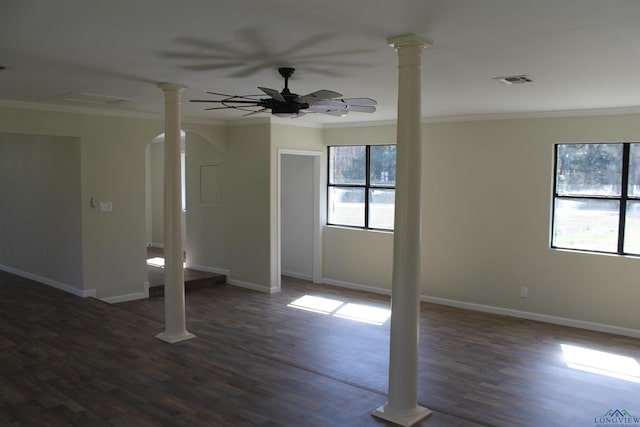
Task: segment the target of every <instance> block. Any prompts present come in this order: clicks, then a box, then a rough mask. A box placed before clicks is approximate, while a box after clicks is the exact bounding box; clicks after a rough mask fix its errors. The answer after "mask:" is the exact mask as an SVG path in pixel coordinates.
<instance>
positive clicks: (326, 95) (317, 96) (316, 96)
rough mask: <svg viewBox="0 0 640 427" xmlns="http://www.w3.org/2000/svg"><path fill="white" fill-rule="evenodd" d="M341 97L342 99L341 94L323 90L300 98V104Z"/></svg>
mask: <svg viewBox="0 0 640 427" xmlns="http://www.w3.org/2000/svg"><path fill="white" fill-rule="evenodd" d="M340 97H342V94H341V93H338V92H334V91H332V90H326V89H321V90H317V91H315V92H311V93H310V94H308V95H304V96H301V97H300V98H298V102H313V101H316V100H323V99H333V98H340Z"/></svg>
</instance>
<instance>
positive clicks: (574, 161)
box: [551, 143, 640, 255]
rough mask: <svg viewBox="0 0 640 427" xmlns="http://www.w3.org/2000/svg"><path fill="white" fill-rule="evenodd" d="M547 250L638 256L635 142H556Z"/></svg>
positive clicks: (639, 178)
mask: <svg viewBox="0 0 640 427" xmlns="http://www.w3.org/2000/svg"><path fill="white" fill-rule="evenodd" d="M552 228H553V232H552V241H551V246H552V247H555V248H565V249H576V250H586V251H596V252H606V253H616V254H621V255H622V254H633V255H640V143H619V144H614V143H610V144H607V143H602V144H558V145H556V155H555V179H554V205H553V226H552Z"/></svg>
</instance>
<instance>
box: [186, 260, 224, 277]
mask: <svg viewBox="0 0 640 427" xmlns="http://www.w3.org/2000/svg"><path fill="white" fill-rule="evenodd" d="M184 266H185V268H190V269H192V270H198V271H206V272H207V273H215V274H222V275H224V276H227V277H229V276H230V275H231V271H229V270H225V269H224V268H217V267H209V266H206V265H199V264H191V263H189V262H185V263H184Z"/></svg>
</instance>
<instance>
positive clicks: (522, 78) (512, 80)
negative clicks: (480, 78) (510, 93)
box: [493, 74, 533, 85]
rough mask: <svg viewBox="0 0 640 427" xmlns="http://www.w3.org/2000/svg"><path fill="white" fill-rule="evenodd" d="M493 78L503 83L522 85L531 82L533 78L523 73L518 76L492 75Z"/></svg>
mask: <svg viewBox="0 0 640 427" xmlns="http://www.w3.org/2000/svg"><path fill="white" fill-rule="evenodd" d="M493 79H494V80H497V81H499V82H500V83H502V84H505V85H522V84H525V83H531V82H533V79H532V78H531V77H529V76H527V75H525V74H522V75H519V76H504V77H494V78H493Z"/></svg>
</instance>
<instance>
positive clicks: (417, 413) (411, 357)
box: [373, 34, 431, 426]
mask: <svg viewBox="0 0 640 427" xmlns="http://www.w3.org/2000/svg"><path fill="white" fill-rule="evenodd" d="M387 44H389V45H390V46H393V47H394V48H395V49H396V51H397V53H398V71H399V78H398V124H397V126H398V130H397V141H396V144H397V146H396V203H395V204H396V207H395V224H394V236H393V276H392V286H391V342H390V353H389V397H388V401H387V403H386V404H385V405H384V406H381V407H380V408H378V409H377V410H376V411H374V412H373V415H375V416H377V417H379V418H383V419H385V420H387V421H391V422H394V423H396V424H399V425H402V426H410V425H413V424H415V423H416V422H418V421H420V420H421V419H422V418H424V417H426V416H428V415H430V414H431V411H430V410H429V409H427V408H423V407H420V406H418V403H417V402H418V322H419V318H420V264H421V259H420V239H421V227H420V221H421V206H422V192H421V188H420V168H421V155H420V151H421V150H420V146H421V144H422V141H421V136H420V133H421V132H420V128H421V123H420V121H421V111H420V108H421V98H422V96H421V85H420V69H421V60H422V51H423V50H424V48H426V47H429V46H431V43H430V42H429V41H427V40H425V39H423V38H421V37H419V36H416V35H414V34H407V35H403V36H398V37H392V38H390V39H388V40H387Z"/></svg>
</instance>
